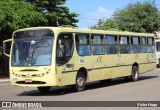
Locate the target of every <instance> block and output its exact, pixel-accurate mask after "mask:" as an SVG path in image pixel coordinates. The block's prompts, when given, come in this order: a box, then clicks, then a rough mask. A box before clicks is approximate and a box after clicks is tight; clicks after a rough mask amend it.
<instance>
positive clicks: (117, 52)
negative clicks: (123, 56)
mask: <svg viewBox="0 0 160 110" xmlns="http://www.w3.org/2000/svg"><path fill="white" fill-rule="evenodd" d="M107 37H114V39H115V44H107V42H106V38H107ZM118 39H119V37H118V35H111V34H106V35H105V36H104V43H105V54H107V55H112V54H119V43H118V42H119V41H118ZM109 45H114V46H115V49H116V50H115V53H107V49H108V48H107V47H108V46H109Z"/></svg>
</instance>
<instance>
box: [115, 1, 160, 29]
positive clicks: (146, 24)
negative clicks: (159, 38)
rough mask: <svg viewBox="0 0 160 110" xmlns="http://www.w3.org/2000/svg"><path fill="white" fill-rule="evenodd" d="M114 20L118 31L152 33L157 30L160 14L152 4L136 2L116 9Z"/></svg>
mask: <svg viewBox="0 0 160 110" xmlns="http://www.w3.org/2000/svg"><path fill="white" fill-rule="evenodd" d="M114 19H115V20H116V22H117V25H118V27H119V29H120V30H125V31H133V32H153V31H155V30H158V29H159V24H160V12H159V10H158V8H157V7H156V5H155V3H154V2H147V1H145V2H143V3H141V2H137V3H134V4H129V5H128V6H126V7H125V8H123V9H118V10H117V11H116V12H115V13H114Z"/></svg>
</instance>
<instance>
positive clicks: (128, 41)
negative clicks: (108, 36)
mask: <svg viewBox="0 0 160 110" xmlns="http://www.w3.org/2000/svg"><path fill="white" fill-rule="evenodd" d="M121 37H127V44H121ZM130 38H131V37H130V36H129V35H119V53H120V54H131V42H130ZM125 45H126V46H129V52H128V53H122V52H121V46H125Z"/></svg>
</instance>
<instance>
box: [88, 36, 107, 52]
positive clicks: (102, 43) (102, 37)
mask: <svg viewBox="0 0 160 110" xmlns="http://www.w3.org/2000/svg"><path fill="white" fill-rule="evenodd" d="M94 36H100V40H101V44H94V43H93V41H92V40H93V39H94ZM104 38H105V37H104V34H91V37H90V39H91V54H92V55H105V41H104ZM94 45H96V46H100V45H101V46H102V47H103V51H102V54H94V53H93V46H94Z"/></svg>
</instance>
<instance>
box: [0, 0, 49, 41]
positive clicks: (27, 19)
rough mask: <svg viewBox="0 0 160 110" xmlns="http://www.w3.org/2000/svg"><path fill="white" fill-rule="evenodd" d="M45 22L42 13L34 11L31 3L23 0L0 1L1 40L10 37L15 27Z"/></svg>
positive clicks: (37, 24)
mask: <svg viewBox="0 0 160 110" xmlns="http://www.w3.org/2000/svg"><path fill="white" fill-rule="evenodd" d="M45 22H46V21H45V19H44V17H43V15H42V13H39V12H36V11H35V9H34V6H33V5H31V4H29V3H27V2H24V1H23V0H1V1H0V39H1V41H2V40H4V39H7V38H10V37H11V33H12V32H13V31H14V30H16V29H19V28H26V27H32V26H39V25H43V24H44V23H45ZM2 36H3V37H2Z"/></svg>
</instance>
